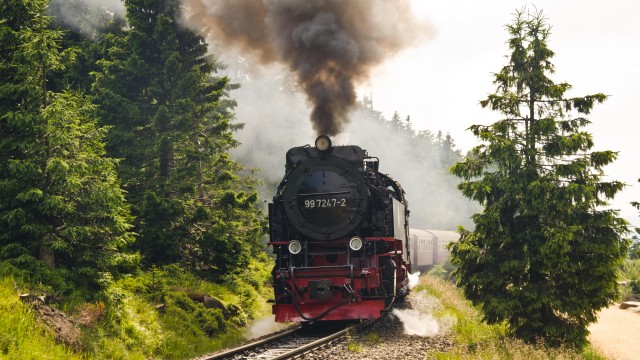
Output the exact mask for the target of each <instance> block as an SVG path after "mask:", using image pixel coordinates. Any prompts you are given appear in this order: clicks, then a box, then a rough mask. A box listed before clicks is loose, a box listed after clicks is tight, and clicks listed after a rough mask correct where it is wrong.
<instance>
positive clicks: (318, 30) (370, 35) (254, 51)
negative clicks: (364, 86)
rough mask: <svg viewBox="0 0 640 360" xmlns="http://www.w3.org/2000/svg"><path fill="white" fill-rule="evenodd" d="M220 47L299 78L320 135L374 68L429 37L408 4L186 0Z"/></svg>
mask: <svg viewBox="0 0 640 360" xmlns="http://www.w3.org/2000/svg"><path fill="white" fill-rule="evenodd" d="M183 1H184V3H185V4H186V6H187V9H188V14H189V23H190V25H192V26H195V27H206V28H208V29H209V31H210V33H211V37H212V38H213V39H214V41H215V42H216V43H217V44H218V45H220V46H223V47H232V48H235V49H239V50H240V51H242V53H243V54H245V55H251V56H250V57H251V58H254V59H257V60H258V61H259V62H260V63H262V64H270V63H280V64H284V65H286V66H287V67H288V68H289V69H290V70H291V71H293V72H294V73H295V74H296V77H297V80H298V83H299V85H300V87H301V88H302V89H303V90H304V92H305V93H306V95H307V97H308V99H309V100H310V101H311V103H312V104H313V111H312V113H311V121H312V123H313V128H314V129H315V131H316V132H317V133H318V134H328V135H335V134H338V133H339V132H340V131H341V130H342V129H343V127H344V125H345V124H346V123H347V122H348V118H347V115H348V113H349V111H350V110H351V109H352V108H353V106H354V104H355V101H356V92H355V86H356V84H357V83H359V82H361V81H363V80H366V79H367V77H368V75H369V71H370V69H371V68H372V67H373V66H376V65H378V64H380V63H381V62H383V61H384V60H385V59H387V58H388V57H390V56H392V55H393V54H395V53H397V52H398V51H400V50H401V49H403V48H405V47H406V46H408V45H410V44H412V43H414V42H415V41H416V40H417V39H419V38H421V37H422V36H423V35H429V34H430V33H431V31H430V29H428V28H427V27H426V26H425V25H423V24H421V23H420V22H419V21H418V20H417V19H416V18H415V17H414V16H413V14H412V12H411V7H410V4H409V0H183Z"/></svg>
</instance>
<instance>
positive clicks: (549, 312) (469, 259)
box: [451, 9, 627, 346]
mask: <svg viewBox="0 0 640 360" xmlns="http://www.w3.org/2000/svg"><path fill="white" fill-rule="evenodd" d="M507 29H508V31H509V35H510V39H509V42H508V44H509V48H510V49H511V54H510V57H509V63H508V64H507V65H506V66H504V67H503V68H502V69H501V70H500V71H499V72H498V73H497V74H495V80H494V84H495V85H496V87H497V89H496V92H495V93H494V94H491V95H489V96H488V98H487V99H486V100H483V101H481V105H482V107H488V108H490V109H492V110H495V111H498V112H500V113H501V114H503V115H504V119H503V120H500V121H498V122H496V123H494V124H492V125H489V126H481V125H474V126H471V128H470V129H471V131H472V132H473V134H474V135H475V136H477V137H478V138H479V139H480V140H481V141H482V142H483V144H482V145H479V146H477V147H475V148H474V149H473V150H472V152H471V154H470V155H469V156H467V157H466V158H465V159H464V160H463V161H461V162H459V163H457V164H456V165H455V166H454V167H453V168H452V169H451V170H452V172H453V173H454V174H455V175H457V176H459V177H461V178H463V179H464V181H463V182H462V183H461V184H460V185H459V189H460V190H461V191H462V193H463V194H464V195H465V196H467V197H469V198H471V199H474V200H476V201H478V202H479V203H480V204H482V205H483V206H484V210H483V211H482V212H481V213H479V214H475V215H474V216H473V221H474V222H475V229H474V230H473V231H467V230H465V229H463V228H461V239H460V242H459V243H457V244H456V245H455V246H453V248H452V259H453V262H454V263H455V264H456V265H457V270H456V271H455V276H456V278H457V281H458V284H459V285H460V286H462V288H463V289H464V292H465V295H466V296H467V297H468V298H469V299H470V300H471V301H473V302H474V303H475V304H480V305H481V307H482V311H483V313H484V316H485V318H486V320H487V321H488V322H489V323H499V322H502V321H507V322H508V324H509V325H510V328H511V329H512V330H513V332H514V333H515V334H516V335H517V336H518V337H520V338H522V339H524V340H526V341H529V342H534V341H536V340H538V339H543V340H545V341H546V343H547V344H549V345H559V344H563V343H564V344H568V345H573V346H581V345H583V344H584V343H585V342H586V336H587V334H588V331H587V326H588V325H589V324H590V323H592V322H594V321H596V312H597V311H598V310H599V309H601V308H603V307H605V306H607V305H608V304H609V303H610V302H611V301H613V300H614V299H615V298H616V296H617V285H616V282H615V280H616V269H617V266H618V265H619V264H620V262H621V261H622V259H623V258H624V256H625V253H626V247H627V244H626V242H625V241H624V240H623V239H622V238H621V234H623V233H624V232H625V231H626V230H627V225H626V222H625V221H624V220H623V219H621V218H619V217H618V215H617V212H616V211H614V210H609V209H607V208H606V205H607V201H608V200H609V199H612V198H613V197H614V195H615V194H616V193H617V192H618V191H620V190H621V189H622V188H623V184H622V183H620V182H617V181H610V182H606V181H603V175H604V174H603V170H602V169H603V167H604V166H605V165H607V164H609V163H611V162H612V161H614V160H615V158H616V156H617V153H615V152H612V151H592V150H591V149H592V148H593V146H594V142H593V138H592V136H591V134H589V133H588V132H585V131H584V130H582V129H583V128H584V127H585V126H586V125H588V124H589V121H588V120H587V119H586V118H585V117H583V115H586V114H589V112H590V111H591V109H592V107H593V106H594V104H596V103H601V102H603V101H604V100H605V99H606V98H607V96H606V95H604V94H601V93H598V94H594V95H588V96H584V97H575V98H568V97H565V93H566V92H567V91H568V90H569V89H570V88H571V86H570V85H569V84H567V83H555V82H553V81H552V80H551V79H550V78H549V75H550V74H552V73H553V72H554V67H553V65H552V63H551V61H550V60H551V58H552V57H553V55H554V53H553V52H552V51H551V50H550V49H549V48H548V47H547V40H548V37H549V34H550V26H549V25H547V23H546V19H545V18H544V17H543V16H542V13H541V12H536V13H534V14H530V13H528V12H526V9H523V10H522V11H519V12H517V13H516V15H515V19H514V21H513V23H512V24H510V25H508V26H507ZM572 114H577V116H576V117H574V116H572Z"/></svg>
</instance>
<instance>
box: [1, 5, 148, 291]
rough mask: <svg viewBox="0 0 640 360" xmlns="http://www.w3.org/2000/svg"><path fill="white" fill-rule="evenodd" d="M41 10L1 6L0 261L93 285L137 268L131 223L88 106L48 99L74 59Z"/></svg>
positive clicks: (70, 95) (68, 95)
mask: <svg viewBox="0 0 640 360" xmlns="http://www.w3.org/2000/svg"><path fill="white" fill-rule="evenodd" d="M46 5H47V1H45V0H10V1H7V2H3V3H2V5H0V13H1V14H2V15H3V17H2V21H1V22H0V33H2V36H0V54H1V55H0V76H2V82H1V83H0V158H2V161H0V260H8V261H9V262H10V263H12V264H14V265H16V266H18V267H22V268H27V269H28V270H34V269H37V268H40V269H42V264H47V265H49V267H51V268H56V269H59V271H61V272H63V273H69V274H71V275H72V276H73V279H74V280H75V281H77V282H81V283H84V284H87V285H97V284H98V283H99V281H100V280H101V278H102V277H103V275H105V274H107V273H110V274H111V275H114V274H116V273H117V272H119V271H122V270H126V269H128V268H130V267H132V266H135V265H136V261H137V260H136V256H135V255H133V254H131V253H128V252H127V247H128V246H129V245H130V244H131V242H132V241H133V240H134V237H133V234H132V233H131V232H130V231H129V228H130V227H131V225H130V222H131V215H130V212H129V208H128V206H127V205H126V203H125V200H124V194H123V193H122V190H121V189H120V187H119V181H118V179H117V176H116V172H115V165H116V162H115V161H114V160H113V159H110V158H107V157H105V156H104V154H105V150H104V144H103V142H102V140H103V138H104V135H105V133H106V129H105V128H100V127H98V126H97V125H96V120H95V108H94V107H93V105H91V103H90V102H89V101H88V99H86V98H85V97H83V96H81V95H79V94H77V93H74V92H72V91H65V92H57V93H56V92H51V91H49V86H48V82H47V78H48V76H49V75H50V74H51V73H52V72H53V71H56V70H62V68H63V66H62V58H63V57H67V58H70V57H72V55H73V52H72V51H66V52H60V51H59V47H60V44H59V43H60V39H61V33H60V31H57V30H52V29H50V28H49V27H48V26H49V24H50V19H49V18H48V17H47V16H45V9H46ZM31 274H32V275H34V274H38V272H37V271H36V272H33V271H32V272H31Z"/></svg>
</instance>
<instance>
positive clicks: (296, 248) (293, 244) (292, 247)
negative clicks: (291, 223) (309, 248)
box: [289, 240, 302, 255]
mask: <svg viewBox="0 0 640 360" xmlns="http://www.w3.org/2000/svg"><path fill="white" fill-rule="evenodd" d="M300 251H302V243H301V242H300V241H299V240H291V241H290V242H289V252H290V253H291V254H293V255H296V254H299V253H300Z"/></svg>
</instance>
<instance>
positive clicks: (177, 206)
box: [94, 0, 262, 274]
mask: <svg viewBox="0 0 640 360" xmlns="http://www.w3.org/2000/svg"><path fill="white" fill-rule="evenodd" d="M180 3H181V2H180V1H178V0H150V1H149V0H145V1H142V0H127V1H125V6H126V9H127V19H128V21H129V25H130V29H129V30H128V31H127V34H126V36H125V37H124V38H123V39H121V40H120V41H119V43H116V44H115V46H113V47H112V48H111V49H110V50H109V51H110V53H109V56H108V57H107V58H106V59H104V60H103V61H102V62H101V65H102V70H101V71H100V72H99V73H97V74H96V80H95V83H94V90H95V92H96V94H97V101H98V103H99V105H100V107H101V109H102V118H103V119H104V121H105V124H108V125H110V126H113V129H112V131H111V132H110V134H109V140H108V144H109V145H108V149H109V154H111V155H112V156H114V157H117V158H121V159H123V160H122V163H121V166H120V174H121V177H122V179H123V183H124V186H125V189H126V190H127V191H128V198H129V200H130V202H131V203H132V205H133V208H134V214H135V215H136V217H137V222H136V232H137V233H139V234H140V241H139V245H140V249H141V251H142V253H143V255H144V256H145V257H146V259H147V261H148V262H149V263H173V262H179V261H188V262H189V263H190V264H191V265H192V266H195V267H197V268H210V269H213V270H215V272H216V273H218V274H222V273H226V272H227V271H230V270H232V269H236V268H240V267H242V266H244V265H245V264H246V263H247V260H248V257H249V256H250V254H251V252H252V251H255V250H256V248H257V239H258V238H259V236H260V234H261V232H262V224H261V222H260V219H259V218H258V212H257V211H256V210H255V209H254V205H255V203H256V201H257V196H256V194H255V193H254V192H253V190H252V187H251V184H250V183H249V182H247V180H246V179H244V178H241V177H239V176H238V175H237V171H238V170H239V169H240V167H239V165H238V164H237V163H235V162H234V161H232V160H231V159H230V158H229V156H228V154H227V151H228V150H229V149H230V148H231V147H232V146H235V145H236V142H235V140H234V139H233V137H232V134H231V125H230V121H231V120H232V115H231V114H230V112H229V106H232V105H233V102H231V101H229V100H225V98H224V96H225V95H226V92H227V91H228V90H229V88H230V85H229V83H228V80H227V79H226V78H220V77H215V76H214V72H215V71H216V69H217V68H216V63H215V62H214V60H213V58H212V57H211V56H209V55H207V44H206V43H205V41H204V38H203V37H202V36H200V35H199V34H196V33H194V32H192V31H191V30H189V29H187V28H185V27H184V26H183V25H182V24H181V23H180V21H179V19H180V16H181V13H180V11H181V8H180Z"/></svg>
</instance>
